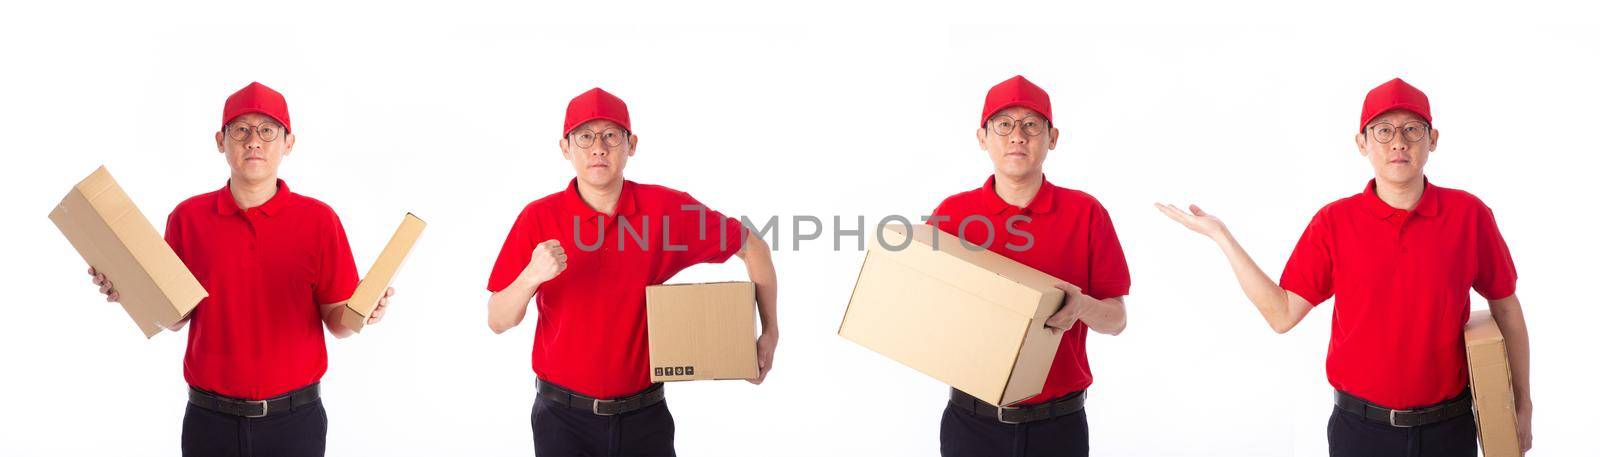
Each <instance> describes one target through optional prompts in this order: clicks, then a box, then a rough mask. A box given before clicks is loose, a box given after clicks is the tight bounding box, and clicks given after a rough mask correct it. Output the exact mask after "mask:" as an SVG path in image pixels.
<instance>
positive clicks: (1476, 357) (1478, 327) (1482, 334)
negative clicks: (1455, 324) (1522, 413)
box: [1463, 310, 1522, 457]
mask: <svg viewBox="0 0 1600 457" xmlns="http://www.w3.org/2000/svg"><path fill="white" fill-rule="evenodd" d="M1463 336H1464V337H1465V339H1466V341H1467V367H1468V371H1469V372H1470V373H1469V374H1470V380H1471V381H1470V383H1471V386H1472V411H1473V414H1474V415H1476V416H1477V419H1478V444H1479V446H1481V447H1482V448H1483V455H1484V457H1519V456H1521V455H1522V444H1521V443H1520V442H1519V441H1518V440H1517V405H1516V396H1515V394H1514V393H1513V391H1512V389H1511V364H1510V363H1509V362H1508V360H1507V358H1506V339H1505V337H1504V336H1501V335H1500V327H1499V326H1498V325H1496V324H1495V322H1494V316H1493V315H1491V314H1489V310H1477V311H1473V312H1472V316H1471V317H1469V318H1468V319H1467V329H1466V331H1465V332H1464V333H1463Z"/></svg>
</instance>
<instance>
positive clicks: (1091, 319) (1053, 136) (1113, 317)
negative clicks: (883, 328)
mask: <svg viewBox="0 0 1600 457" xmlns="http://www.w3.org/2000/svg"><path fill="white" fill-rule="evenodd" d="M1060 135H1061V132H1060V130H1058V129H1056V128H1055V126H1054V125H1053V121H1052V117H1051V110H1050V96H1049V94H1047V93H1045V91H1044V89H1041V88H1039V86H1037V85H1034V84H1033V83H1032V82H1030V81H1028V80H1027V79H1025V78H1023V77H1021V76H1016V77H1013V78H1011V79H1008V80H1006V81H1004V82H1001V83H1000V84H997V85H995V86H994V87H993V88H991V89H989V93H988V96H987V97H986V98H985V100H984V106H983V117H982V118H980V119H979V126H978V130H977V140H978V146H979V147H980V148H982V149H983V150H984V151H987V152H988V153H989V158H990V160H992V161H993V162H994V175H993V176H991V177H990V178H989V180H988V181H987V182H985V183H984V184H983V187H980V188H978V189H975V190H970V191H966V192H962V193H960V194H956V195H953V196H951V197H950V198H947V199H945V200H944V202H943V203H940V204H939V207H938V208H937V209H935V210H934V211H933V216H932V217H931V218H929V223H931V224H933V225H934V226H936V227H938V228H939V229H940V230H942V231H944V232H947V233H950V234H954V235H957V236H958V237H960V238H961V239H962V240H964V241H966V242H968V243H972V244H977V245H980V246H984V247H987V248H988V249H989V250H990V251H993V252H996V253H999V254H1000V255H1001V256H1004V257H1006V258H1008V259H1011V260H1013V261H1016V262H1018V263H1021V264H1023V265H1026V266H1028V267H1032V268H1034V269H1037V270H1038V271H1040V272H1043V273H1046V274H1048V275H1049V277H1051V278H1058V280H1059V281H1065V282H1057V283H1055V284H1054V287H1056V288H1057V289H1060V290H1061V291H1063V292H1064V299H1063V301H1062V302H1061V303H1062V305H1061V307H1060V309H1059V310H1057V311H1055V312H1054V313H1053V314H1052V315H1050V317H1049V318H1048V319H1046V320H1045V322H1044V324H1045V325H1046V326H1048V327H1050V328H1051V329H1052V332H1053V333H1057V334H1059V336H1060V340H1061V341H1060V343H1059V346H1057V347H1056V348H1054V349H1055V357H1054V360H1053V361H1052V362H1051V363H1050V365H1049V369H1048V374H1047V375H1046V376H1045V379H1044V383H1043V390H1042V391H1040V392H1039V394H1038V395H1035V396H1033V397H1031V398H1028V399H1026V400H1023V401H1020V402H1017V403H1016V404H1015V405H1011V406H1006V407H1003V408H1002V407H999V406H996V405H995V404H991V403H988V402H985V401H984V400H980V399H978V398H976V397H974V396H973V395H969V394H968V393H966V392H963V391H961V390H958V389H951V398H950V403H949V405H948V406H947V407H946V408H945V412H944V418H943V420H942V424H941V426H940V432H939V439H940V452H941V453H942V454H943V455H945V456H994V455H1029V456H1033V455H1039V456H1043V455H1050V456H1083V455H1088V453H1089V436H1088V434H1089V430H1088V421H1087V416H1086V415H1085V412H1084V409H1083V403H1084V393H1085V389H1087V388H1088V387H1089V384H1090V383H1091V382H1092V381H1093V379H1094V378H1093V375H1091V374H1090V371H1089V361H1088V358H1087V355H1086V353H1085V351H1084V343H1085V340H1086V336H1087V334H1088V330H1090V329H1093V330H1094V331H1096V332H1099V333H1104V334H1109V335H1116V334H1118V333H1121V332H1122V330H1123V328H1124V327H1125V326H1126V325H1127V312H1126V310H1125V308H1124V307H1123V298H1122V297H1123V296H1125V295H1127V293H1128V287H1129V277H1128V265H1127V262H1126V260H1125V259H1124V257H1123V254H1122V245H1121V244H1120V243H1119V242H1118V240H1117V233H1116V230H1115V229H1113V227H1112V224H1111V218H1110V215H1109V214H1108V213H1107V212H1106V209H1105V207H1103V206H1101V205H1100V203H1099V201H1097V200H1095V199H1094V197H1091V196H1089V194H1086V193H1083V192H1080V191H1077V190H1072V189H1067V188H1063V187H1057V186H1055V185H1053V184H1051V183H1050V182H1049V181H1047V180H1045V177H1044V160H1045V157H1046V156H1047V155H1048V153H1049V151H1050V150H1052V149H1055V146H1056V141H1057V140H1058V139H1059V138H1060ZM943 249H962V248H961V247H959V246H949V247H945V248H943Z"/></svg>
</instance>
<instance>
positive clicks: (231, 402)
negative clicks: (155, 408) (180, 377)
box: [189, 383, 322, 418]
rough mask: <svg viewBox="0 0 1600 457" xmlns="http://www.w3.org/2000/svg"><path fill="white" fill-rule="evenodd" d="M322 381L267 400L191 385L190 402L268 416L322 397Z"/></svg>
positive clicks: (241, 414)
mask: <svg viewBox="0 0 1600 457" xmlns="http://www.w3.org/2000/svg"><path fill="white" fill-rule="evenodd" d="M321 385H322V384H321V383H312V384H311V385H309V386H305V387H301V388H300V389H298V390H295V391H293V392H289V393H286V394H283V395H281V396H277V397H273V398H269V399H266V400H245V399H242V398H233V397H228V396H223V395H217V394H214V393H211V392H206V391H204V390H200V389H196V388H194V386H189V404H191V405H195V406H199V407H200V408H202V409H206V410H210V411H216V412H219V413H223V414H230V415H234V416H239V417H251V418H254V417H267V416H273V415H278V414H283V413H288V412H290V411H294V410H296V409H300V408H303V407H305V406H306V405H309V404H312V403H314V402H316V401H317V399H319V398H322V388H321Z"/></svg>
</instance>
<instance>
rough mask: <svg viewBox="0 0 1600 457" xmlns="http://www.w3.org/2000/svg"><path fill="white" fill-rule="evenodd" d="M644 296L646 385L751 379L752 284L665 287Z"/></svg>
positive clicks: (648, 289) (753, 339) (651, 288)
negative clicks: (647, 337) (647, 350)
mask: <svg viewBox="0 0 1600 457" xmlns="http://www.w3.org/2000/svg"><path fill="white" fill-rule="evenodd" d="M644 296H645V314H646V319H648V320H647V322H648V325H649V329H650V331H649V334H650V381H651V382H665V381H693V380H699V379H755V378H756V376H757V374H758V371H757V370H756V330H755V328H756V325H755V322H756V317H755V309H756V286H755V284H753V283H749V282H713V283H703V284H665V285H656V286H649V287H646V288H645V289H644Z"/></svg>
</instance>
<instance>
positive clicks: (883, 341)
mask: <svg viewBox="0 0 1600 457" xmlns="http://www.w3.org/2000/svg"><path fill="white" fill-rule="evenodd" d="M886 229H888V230H887V231H885V232H884V233H883V234H882V236H883V240H882V241H881V242H879V243H873V244H872V245H871V247H869V248H868V249H867V257H866V260H864V261H863V262H862V263H861V275H860V277H859V278H858V279H856V286H855V291H854V292H853V293H852V294H851V295H850V305H849V307H848V308H847V309H846V310H845V315H844V321H843V322H842V323H840V324H839V336H843V337H844V338H845V339H848V340H850V341H854V342H855V343H856V344H860V345H862V346H866V347H867V348H868V349H871V350H873V351H877V352H878V353H879V354H883V355H884V356H887V357H889V358H891V359H894V360H895V361H898V362H900V363H903V364H905V365H906V366H909V367H911V368H914V369H916V370H917V371H921V372H923V373H924V374H927V375H928V376H932V377H934V378H935V379H938V380H939V381H942V382H944V383H945V384H949V385H950V386H951V387H955V388H956V389H960V390H961V391H962V392H966V393H967V394H969V395H972V396H973V397H977V398H978V399H981V400H983V401H986V402H989V403H991V404H995V405H1001V406H1004V405H1010V404H1013V403H1016V402H1019V401H1022V400H1026V399H1028V397H1032V396H1034V395H1038V394H1039V392H1040V391H1041V390H1043V388H1044V379H1045V375H1046V374H1048V373H1049V371H1050V364H1051V363H1052V361H1053V360H1054V359H1055V354H1056V349H1057V347H1058V346H1060V344H1061V335H1053V334H1051V332H1050V331H1049V330H1047V329H1046V328H1045V326H1044V321H1045V319H1048V318H1049V317H1050V315H1051V314H1054V313H1055V312H1056V310H1058V309H1059V308H1060V307H1061V303H1062V299H1063V298H1064V297H1065V292H1062V291H1061V290H1060V289H1056V288H1055V285H1056V284H1058V283H1061V282H1062V281H1061V280H1059V279H1056V278H1054V277H1051V276H1050V275H1048V274H1045V273H1043V272H1040V271H1038V270H1035V269H1033V268H1030V267H1028V266H1026V265H1023V264H1021V263H1017V262H1015V261H1012V260H1011V259H1007V258H1005V257H1004V256H1001V255H1000V254H998V253H995V252H991V251H989V250H987V249H983V248H982V247H978V246H970V245H965V244H963V242H962V240H961V239H960V238H957V237H955V236H954V235H951V234H948V233H945V232H943V231H940V230H938V229H936V228H934V227H932V226H927V225H917V226H914V227H912V228H910V230H909V231H908V230H907V229H906V228H905V227H902V226H895V225H890V226H887V227H886ZM900 246H904V248H903V249H897V248H899V247H900Z"/></svg>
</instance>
